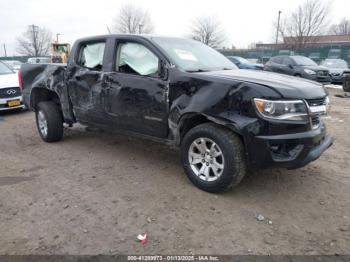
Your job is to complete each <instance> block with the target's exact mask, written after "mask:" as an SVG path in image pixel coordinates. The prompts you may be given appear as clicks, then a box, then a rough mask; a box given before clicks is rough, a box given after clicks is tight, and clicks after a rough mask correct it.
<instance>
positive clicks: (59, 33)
mask: <svg viewBox="0 0 350 262" xmlns="http://www.w3.org/2000/svg"><path fill="white" fill-rule="evenodd" d="M59 35H61V34H60V33H57V34H56V44H58V36H59Z"/></svg>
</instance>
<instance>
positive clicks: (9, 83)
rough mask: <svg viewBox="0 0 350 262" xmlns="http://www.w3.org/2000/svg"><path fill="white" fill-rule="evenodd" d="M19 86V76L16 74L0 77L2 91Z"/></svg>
mask: <svg viewBox="0 0 350 262" xmlns="http://www.w3.org/2000/svg"><path fill="white" fill-rule="evenodd" d="M17 86H19V83H18V76H17V74H16V73H14V74H6V75H0V89H2V88H7V87H17Z"/></svg>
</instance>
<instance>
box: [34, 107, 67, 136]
mask: <svg viewBox="0 0 350 262" xmlns="http://www.w3.org/2000/svg"><path fill="white" fill-rule="evenodd" d="M40 112H42V113H43V115H44V117H45V120H46V121H47V122H46V123H47V132H46V134H45V132H43V131H42V130H41V129H40V126H39V120H38V118H39V114H40ZM35 118H36V126H37V128H38V132H39V134H40V136H41V138H42V139H43V140H44V141H45V142H49V143H51V142H57V141H60V140H61V139H62V137H63V117H62V112H61V110H60V108H59V107H58V106H57V105H56V104H55V103H54V102H52V101H44V102H40V103H39V104H38V106H37V109H36V111H35Z"/></svg>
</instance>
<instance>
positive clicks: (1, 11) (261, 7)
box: [0, 0, 350, 56]
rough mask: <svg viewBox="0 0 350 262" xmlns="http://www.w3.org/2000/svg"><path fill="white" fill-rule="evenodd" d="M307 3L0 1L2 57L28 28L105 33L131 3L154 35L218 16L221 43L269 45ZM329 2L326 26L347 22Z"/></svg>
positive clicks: (342, 4)
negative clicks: (279, 26)
mask: <svg viewBox="0 0 350 262" xmlns="http://www.w3.org/2000/svg"><path fill="white" fill-rule="evenodd" d="M304 1H305V0H263V1H262V0H240V1H237V0H172V1H169V0H143V1H141V0H130V1H128V0H123V1H120V0H94V1H91V0H60V1H48V0H0V56H3V55H4V50H3V44H5V45H6V48H7V54H8V55H14V54H15V50H16V38H17V37H19V36H21V34H22V33H23V32H24V31H26V29H27V26H28V25H31V24H35V25H38V26H40V27H46V28H47V29H49V30H50V31H51V32H52V33H53V36H55V35H56V33H59V34H60V36H59V40H60V42H69V43H71V44H72V43H73V42H74V40H75V39H77V38H81V37H86V36H91V35H100V34H106V33H108V32H107V26H109V27H112V25H113V22H114V19H115V17H116V15H117V13H118V9H119V8H120V6H121V5H123V4H125V3H132V4H134V5H136V6H140V7H142V8H144V9H146V10H147V11H148V13H149V14H150V16H151V18H152V21H153V24H154V26H155V34H158V35H166V36H178V37H186V36H188V35H189V33H190V29H189V28H190V27H191V23H192V22H193V20H194V19H195V18H196V17H200V16H212V17H216V18H217V19H218V20H219V21H220V22H221V24H222V28H223V30H224V31H225V34H226V37H227V40H226V42H225V45H226V46H227V47H231V46H232V45H234V46H235V47H236V48H247V47H248V46H249V44H251V43H254V42H255V43H256V42H271V41H273V39H274V37H275V36H274V35H275V32H274V30H273V23H274V22H276V21H277V15H278V11H279V10H281V11H282V14H281V16H282V18H283V17H285V16H286V15H287V14H289V13H290V12H292V11H293V10H294V9H295V8H297V7H298V5H299V4H301V3H302V2H304ZM321 1H324V2H327V3H330V4H331V15H330V22H331V23H337V22H339V21H340V19H341V18H343V17H347V18H349V19H350V13H349V10H350V0H321Z"/></svg>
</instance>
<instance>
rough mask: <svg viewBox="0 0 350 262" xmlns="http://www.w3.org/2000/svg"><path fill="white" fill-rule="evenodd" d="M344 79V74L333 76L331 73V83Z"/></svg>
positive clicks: (341, 81)
mask: <svg viewBox="0 0 350 262" xmlns="http://www.w3.org/2000/svg"><path fill="white" fill-rule="evenodd" d="M343 81H344V76H342V75H340V76H335V75H331V82H332V83H343Z"/></svg>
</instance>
